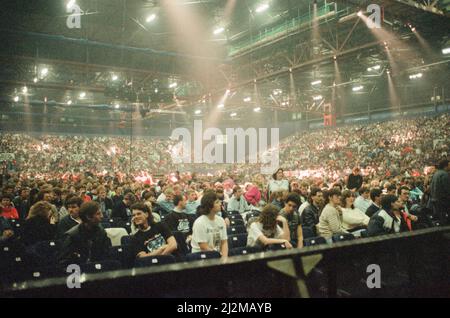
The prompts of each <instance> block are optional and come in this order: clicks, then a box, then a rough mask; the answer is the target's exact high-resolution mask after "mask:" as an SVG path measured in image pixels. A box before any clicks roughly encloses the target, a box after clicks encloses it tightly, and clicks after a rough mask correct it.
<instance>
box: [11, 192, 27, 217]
mask: <svg viewBox="0 0 450 318" xmlns="http://www.w3.org/2000/svg"><path fill="white" fill-rule="evenodd" d="M13 203H14V206H15V207H16V209H17V212H18V213H19V219H21V220H25V219H26V218H27V216H28V212H29V211H30V205H29V204H28V200H23V199H22V198H21V197H20V196H19V197H16V198H15V199H14V200H13Z"/></svg>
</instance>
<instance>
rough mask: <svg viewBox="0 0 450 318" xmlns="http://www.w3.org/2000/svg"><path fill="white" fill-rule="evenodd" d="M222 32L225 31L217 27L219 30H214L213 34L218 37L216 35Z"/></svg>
mask: <svg viewBox="0 0 450 318" xmlns="http://www.w3.org/2000/svg"><path fill="white" fill-rule="evenodd" d="M223 31H225V28H223V27H219V28H217V29H215V30H214V32H213V33H214V35H218V34H220V33H222V32H223Z"/></svg>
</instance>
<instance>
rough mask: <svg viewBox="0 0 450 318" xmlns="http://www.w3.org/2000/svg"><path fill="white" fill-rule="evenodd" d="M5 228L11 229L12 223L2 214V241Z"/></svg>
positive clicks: (0, 231)
mask: <svg viewBox="0 0 450 318" xmlns="http://www.w3.org/2000/svg"><path fill="white" fill-rule="evenodd" d="M5 230H11V225H10V224H9V222H8V220H7V219H5V218H4V217H3V216H0V242H1V241H2V236H3V232H4V231H5Z"/></svg>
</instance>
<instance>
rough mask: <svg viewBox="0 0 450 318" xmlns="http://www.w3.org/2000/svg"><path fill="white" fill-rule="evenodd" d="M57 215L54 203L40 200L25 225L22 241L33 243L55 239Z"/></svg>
mask: <svg viewBox="0 0 450 318" xmlns="http://www.w3.org/2000/svg"><path fill="white" fill-rule="evenodd" d="M55 223H56V217H55V215H54V213H53V210H52V205H51V204H50V203H48V202H46V201H38V202H37V203H35V204H34V205H33V206H32V207H31V209H30V213H29V215H28V217H27V219H26V221H25V223H24V225H23V232H22V243H23V244H24V245H33V244H35V243H38V242H41V241H49V240H53V239H54V238H55V236H56V225H55Z"/></svg>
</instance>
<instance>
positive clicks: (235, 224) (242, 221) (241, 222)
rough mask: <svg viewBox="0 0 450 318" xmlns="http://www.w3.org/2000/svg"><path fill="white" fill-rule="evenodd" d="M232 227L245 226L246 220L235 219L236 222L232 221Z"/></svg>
mask: <svg viewBox="0 0 450 318" xmlns="http://www.w3.org/2000/svg"><path fill="white" fill-rule="evenodd" d="M230 225H231V226H237V225H242V226H243V225H245V224H244V220H242V219H234V220H230Z"/></svg>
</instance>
